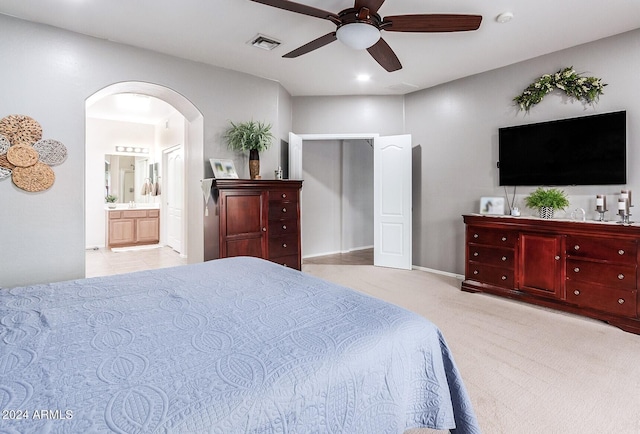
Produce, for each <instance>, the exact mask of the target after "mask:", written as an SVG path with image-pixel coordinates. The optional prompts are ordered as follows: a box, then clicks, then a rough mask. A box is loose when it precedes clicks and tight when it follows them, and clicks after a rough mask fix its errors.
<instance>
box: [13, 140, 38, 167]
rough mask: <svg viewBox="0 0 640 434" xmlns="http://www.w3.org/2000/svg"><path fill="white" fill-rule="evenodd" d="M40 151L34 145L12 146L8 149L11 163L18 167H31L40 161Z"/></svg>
mask: <svg viewBox="0 0 640 434" xmlns="http://www.w3.org/2000/svg"><path fill="white" fill-rule="evenodd" d="M38 158H40V156H39V155H38V151H36V150H35V149H33V146H22V145H20V146H12V147H10V148H9V150H8V151H7V159H8V160H9V163H11V164H13V165H15V166H17V167H31V166H33V165H34V164H36V163H37V162H38Z"/></svg>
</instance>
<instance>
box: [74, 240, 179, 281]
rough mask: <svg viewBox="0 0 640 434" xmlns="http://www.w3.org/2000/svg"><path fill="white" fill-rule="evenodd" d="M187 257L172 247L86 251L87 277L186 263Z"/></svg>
mask: <svg viewBox="0 0 640 434" xmlns="http://www.w3.org/2000/svg"><path fill="white" fill-rule="evenodd" d="M186 263H187V258H183V257H181V256H180V254H179V253H178V252H176V251H175V250H173V249H171V248H170V247H159V248H155V249H149V250H137V251H128V252H112V251H111V250H110V249H97V250H87V251H86V267H85V273H86V276H87V277H96V276H109V275H112V274H122V273H130V272H133V271H141V270H152V269H156V268H166V267H173V266H175V265H185V264H186Z"/></svg>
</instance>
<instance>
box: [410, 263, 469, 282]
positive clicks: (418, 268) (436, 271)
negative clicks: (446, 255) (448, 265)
mask: <svg viewBox="0 0 640 434" xmlns="http://www.w3.org/2000/svg"><path fill="white" fill-rule="evenodd" d="M412 268H413V269H414V270H420V271H426V272H428V273H434V274H440V275H442V276H447V277H454V278H456V279H458V280H464V276H463V275H462V274H456V273H450V272H448V271H442V270H434V269H433V268H426V267H420V266H418V265H413V266H412Z"/></svg>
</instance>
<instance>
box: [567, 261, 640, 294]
mask: <svg viewBox="0 0 640 434" xmlns="http://www.w3.org/2000/svg"><path fill="white" fill-rule="evenodd" d="M567 279H568V280H574V281H580V282H592V283H597V284H600V285H606V286H608V287H611V288H618V289H636V266H635V265H623V264H611V263H599V262H590V261H581V260H577V259H567Z"/></svg>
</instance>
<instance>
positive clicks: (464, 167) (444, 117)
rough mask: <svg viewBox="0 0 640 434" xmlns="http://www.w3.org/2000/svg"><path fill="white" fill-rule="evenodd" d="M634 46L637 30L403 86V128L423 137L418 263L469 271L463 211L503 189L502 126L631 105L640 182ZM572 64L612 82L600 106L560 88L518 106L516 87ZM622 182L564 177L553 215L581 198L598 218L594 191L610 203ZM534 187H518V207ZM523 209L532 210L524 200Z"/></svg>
mask: <svg viewBox="0 0 640 434" xmlns="http://www.w3.org/2000/svg"><path fill="white" fill-rule="evenodd" d="M638 47H640V30H636V31H633V32H629V33H625V34H622V35H618V36H615V37H611V38H607V39H602V40H600V41H596V42H593V43H590V44H586V45H581V46H578V47H574V48H571V49H567V50H563V51H560V52H556V53H552V54H549V55H546V56H542V57H538V58H536V59H533V60H529V61H526V62H522V63H518V64H515V65H511V66H508V67H505V68H500V69H497V70H494V71H490V72H487V73H483V74H479V75H475V76H472V77H467V78H464V79H461V80H457V81H454V82H450V83H447V84H444V85H441V86H437V87H434V88H431V89H427V90H423V91H420V92H415V93H412V94H410V95H407V96H406V98H405V110H406V131H407V132H408V133H411V135H412V137H413V146H414V147H419V149H418V151H419V152H414V156H415V155H418V154H419V155H420V159H419V162H416V161H414V167H418V168H419V169H420V170H419V173H415V172H416V171H415V170H414V187H415V188H418V189H419V190H420V192H421V193H420V196H419V198H418V200H419V201H420V203H419V204H418V205H419V210H418V212H416V206H415V204H414V216H413V217H414V220H413V221H414V239H413V258H414V264H417V265H420V266H423V267H426V268H431V269H436V270H442V271H447V272H453V273H457V274H464V225H463V222H462V218H461V215H462V214H467V213H473V212H478V211H479V206H480V205H479V201H480V197H482V196H503V195H504V189H503V188H502V187H499V186H498V169H497V168H496V162H497V161H498V136H497V134H498V128H500V127H504V126H510V125H519V124H525V123H533V122H540V121H546V120H552V119H559V118H568V117H575V116H584V115H589V114H595V113H606V112H612V111H617V110H627V141H628V177H627V182H628V184H627V187H629V188H630V189H631V190H637V191H638V192H640V176H639V174H638V169H639V168H640V98H638V95H640V79H639V75H638V71H640V50H638ZM568 66H573V67H574V68H575V70H576V71H577V72H579V73H583V74H584V75H588V76H595V77H600V78H602V79H603V81H604V82H605V83H608V86H607V87H605V89H604V95H603V96H602V97H601V98H600V101H599V102H598V103H597V104H596V105H595V106H590V105H587V106H584V105H583V104H582V103H580V102H576V101H573V100H570V99H568V98H567V97H566V95H565V94H564V93H561V92H559V91H558V92H554V93H551V94H549V95H547V96H546V97H545V98H544V99H543V101H542V102H541V103H540V104H538V105H536V106H534V107H533V108H532V109H531V110H530V112H529V113H525V112H519V111H517V110H516V108H515V106H514V105H513V103H512V98H513V97H515V96H516V95H518V94H520V93H521V92H522V91H523V90H524V88H525V87H527V86H528V85H529V84H530V83H532V82H533V81H534V80H536V79H537V78H538V77H540V76H541V75H543V74H546V73H553V72H556V71H557V70H559V69H562V68H564V67H568ZM414 150H416V149H415V148H414ZM417 176H419V177H420V179H419V180H417V179H416V177H417ZM416 183H418V185H417V186H416ZM620 188H621V186H619V185H614V186H581V187H577V186H573V187H572V186H568V187H562V189H564V190H565V191H566V192H567V193H568V195H569V199H570V203H571V204H570V206H569V208H567V209H566V212H565V213H557V217H561V218H562V217H565V218H569V217H570V215H571V211H572V210H574V209H576V208H583V209H585V211H586V212H587V218H591V219H593V218H594V217H595V212H594V210H595V195H596V194H607V195H608V196H609V203H613V198H614V195H615V194H616V193H619V192H620ZM531 190H532V188H525V187H521V188H518V189H517V193H518V194H517V196H516V197H517V203H518V205H519V206H520V207H521V208H523V207H524V200H523V198H524V197H525V196H526V195H527V194H528V193H529V192H530V191H531ZM512 191H513V190H512V189H509V192H510V193H511V192H512ZM638 205H640V204H638ZM611 207H612V206H610V208H611ZM614 211H615V210H614ZM614 211H610V212H609V213H608V215H607V216H608V217H609V218H610V219H614V218H615V215H613V212H614ZM523 214H524V215H534V214H535V212H534V210H530V209H524V210H523ZM639 217H640V216H639Z"/></svg>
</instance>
